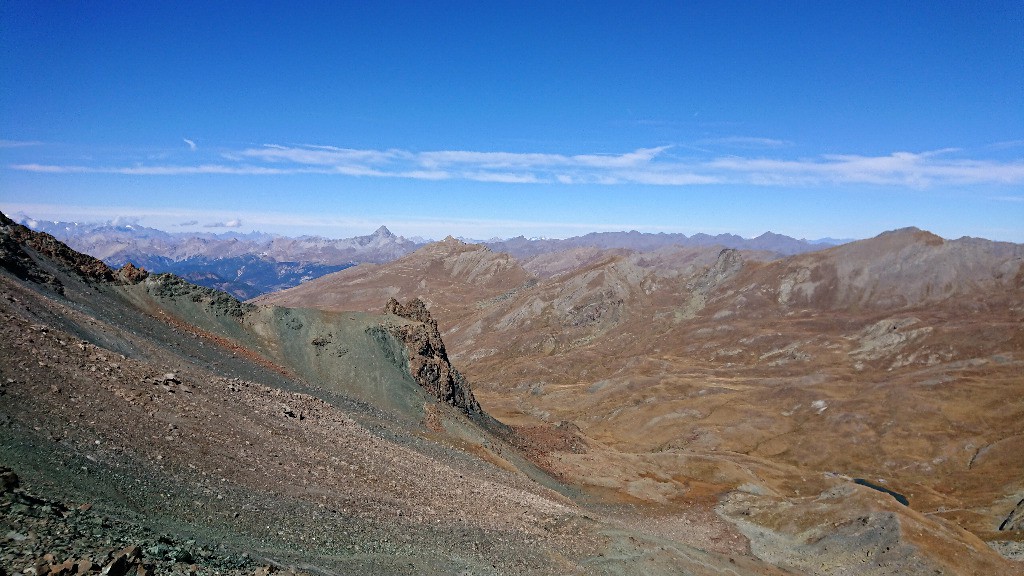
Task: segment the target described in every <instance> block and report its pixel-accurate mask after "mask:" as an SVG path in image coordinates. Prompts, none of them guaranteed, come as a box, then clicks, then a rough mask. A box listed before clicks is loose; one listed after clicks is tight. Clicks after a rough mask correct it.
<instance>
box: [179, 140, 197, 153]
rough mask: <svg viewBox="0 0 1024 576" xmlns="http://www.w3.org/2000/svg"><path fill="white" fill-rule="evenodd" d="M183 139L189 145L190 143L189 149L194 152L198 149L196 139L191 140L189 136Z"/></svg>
mask: <svg viewBox="0 0 1024 576" xmlns="http://www.w3.org/2000/svg"><path fill="white" fill-rule="evenodd" d="M182 140H184V141H185V144H187V145H188V149H189V150H191V151H193V152H195V151H196V143H195V141H194V140H189V139H188V138H182Z"/></svg>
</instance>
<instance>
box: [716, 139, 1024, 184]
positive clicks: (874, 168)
mask: <svg viewBox="0 0 1024 576" xmlns="http://www.w3.org/2000/svg"><path fill="white" fill-rule="evenodd" d="M948 152H955V150H952V149H949V150H936V151H932V152H923V153H918V154H915V153H911V152H894V153H892V154H890V155H888V156H857V155H841V154H829V155H825V156H822V157H820V158H817V159H801V160H775V159H768V158H740V157H730V158H720V159H717V160H713V161H711V162H709V163H707V167H709V168H711V169H712V170H720V171H723V172H728V173H732V174H735V175H738V176H739V177H740V178H742V179H744V180H745V181H747V182H750V183H753V184H760V185H821V184H830V183H831V184H877V185H895V186H909V187H914V188H927V187H929V186H932V185H939V184H946V185H948V184H959V185H964V184H1018V183H1024V162H995V161H981V160H958V159H948V160H947V159H943V158H941V156H942V155H944V154H946V153H948Z"/></svg>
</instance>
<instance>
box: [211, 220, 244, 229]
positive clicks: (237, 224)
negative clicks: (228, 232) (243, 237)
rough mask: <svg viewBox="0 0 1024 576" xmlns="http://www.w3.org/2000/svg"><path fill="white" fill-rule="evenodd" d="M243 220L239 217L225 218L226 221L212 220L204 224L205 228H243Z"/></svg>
mask: <svg viewBox="0 0 1024 576" xmlns="http://www.w3.org/2000/svg"><path fill="white" fill-rule="evenodd" d="M241 227H242V221H241V220H240V219H238V218H233V219H231V220H225V221H224V222H210V223H209V224H203V228H241Z"/></svg>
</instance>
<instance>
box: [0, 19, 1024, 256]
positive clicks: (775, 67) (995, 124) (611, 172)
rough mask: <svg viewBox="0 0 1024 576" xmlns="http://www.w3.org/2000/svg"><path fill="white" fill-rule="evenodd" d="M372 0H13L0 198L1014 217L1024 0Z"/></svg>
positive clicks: (983, 226)
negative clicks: (227, 0)
mask: <svg viewBox="0 0 1024 576" xmlns="http://www.w3.org/2000/svg"><path fill="white" fill-rule="evenodd" d="M368 4H370V3H364V2H352V3H346V2H323V3H317V2H306V3H300V4H298V5H296V4H295V3H285V2H277V3H260V2H249V3H238V2H231V3H216V2H196V3H187V2H174V3H170V2H166V3H138V2H134V3H133V2H124V3H120V2H107V3H96V2H82V3H78V2H39V1H33V2H22V1H17V0H14V1H12V0H6V1H5V2H3V3H0V51H2V55H3V56H2V59H0V209H2V210H3V211H5V212H8V213H12V214H15V213H19V212H20V213H25V214H28V215H30V216H33V217H36V218H46V219H63V220H107V219H113V218H122V219H125V218H126V219H129V220H133V221H138V222H141V223H143V224H146V225H150V226H155V227H159V228H164V229H168V230H190V229H203V230H207V231H208V230H211V229H212V230H217V229H222V230H227V229H239V230H252V229H258V230H264V231H271V232H281V233H288V234H307V233H309V234H324V235H328V236H338V237H344V236H351V235H354V234H365V233H368V232H370V231H372V230H373V229H375V228H376V227H377V226H379V225H381V224H386V225H388V226H389V227H390V228H391V229H392V230H393V231H394V232H396V233H399V234H403V235H406V236H417V235H418V236H425V237H432V238H441V237H443V236H445V235H448V234H453V235H457V236H467V237H472V238H490V237H494V236H500V237H509V236H515V235H519V234H524V235H526V236H554V237H564V236H570V235H575V234H582V233H586V232H590V231H596V230H628V229H637V230H642V231H652V232H657V231H665V232H684V233H687V234H693V233H696V232H707V233H720V232H731V233H737V234H740V235H743V236H747V237H750V236H755V235H758V234H760V233H762V232H764V231H766V230H771V231H774V232H779V233H783V234H788V235H791V236H795V237H806V238H819V237H825V236H831V237H841V238H854V237H867V236H872V235H875V234H877V233H879V232H881V231H884V230H888V229H893V228H898V227H902V226H911V225H913V226H918V227H921V228H925V229H929V230H932V231H933V232H936V233H938V234H940V235H942V236H945V237H959V236H963V235H970V236H981V237H986V238H992V239H999V240H1010V241H1015V242H1024V4H1022V3H1020V2H1019V1H1006V2H956V1H944V2H933V1H923V2H913V1H911V2H895V3H894V2H877V3H875V2H854V3H850V2H843V3H838V2H835V3H833V2H801V1H787V2H753V1H750V2H730V1H716V2H665V3H657V2H640V3H637V2H630V3H626V2H622V3H601V2H538V3H532V2H514V3H512V2H508V3H488V2H436V3H420V4H422V6H416V5H413V4H415V3H411V2H394V3H383V4H381V5H368ZM296 6H298V7H296ZM193 222H194V224H191V223H193ZM218 224H220V225H223V224H226V225H229V226H215V225H218Z"/></svg>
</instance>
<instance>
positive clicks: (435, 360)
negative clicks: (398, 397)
mask: <svg viewBox="0 0 1024 576" xmlns="http://www.w3.org/2000/svg"><path fill="white" fill-rule="evenodd" d="M384 313H385V314H393V315H395V316H398V317H401V318H405V319H407V320H411V322H404V323H397V324H396V323H386V324H385V325H384V327H385V328H386V329H387V330H388V332H390V333H391V334H392V335H394V336H395V337H396V338H398V339H399V340H401V341H402V342H403V343H404V344H405V348H406V351H407V354H408V359H409V371H410V372H411V373H412V377H413V378H414V379H415V380H416V382H417V383H418V384H419V385H420V386H421V387H422V388H423V389H424V390H426V391H427V392H428V393H429V394H430V395H432V396H434V397H435V398H437V399H438V400H440V401H442V402H444V403H446V404H450V405H451V406H454V407H456V408H458V409H460V410H462V411H463V412H465V413H467V414H481V413H482V410H481V408H480V404H479V403H478V402H477V401H476V398H475V397H473V391H472V390H470V387H469V382H467V381H466V379H465V377H463V376H462V374H460V373H459V371H458V370H456V369H455V368H454V367H452V365H451V362H449V361H448V352H447V351H446V350H445V347H444V342H443V341H442V340H441V332H440V331H439V330H438V329H437V320H434V318H433V317H431V315H430V312H429V311H428V310H427V306H426V304H424V303H423V301H422V300H420V299H419V298H414V299H413V300H411V301H409V302H408V303H407V304H405V305H404V306H403V305H402V304H400V303H399V302H398V300H395V299H394V298H391V299H390V300H388V303H387V305H386V306H384Z"/></svg>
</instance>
